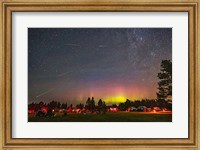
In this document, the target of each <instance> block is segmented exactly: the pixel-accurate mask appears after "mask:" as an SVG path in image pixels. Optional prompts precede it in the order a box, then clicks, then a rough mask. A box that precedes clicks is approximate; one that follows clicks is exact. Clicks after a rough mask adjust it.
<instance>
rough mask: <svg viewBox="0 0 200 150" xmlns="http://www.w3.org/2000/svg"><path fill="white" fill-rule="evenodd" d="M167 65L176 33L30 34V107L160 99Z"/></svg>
mask: <svg viewBox="0 0 200 150" xmlns="http://www.w3.org/2000/svg"><path fill="white" fill-rule="evenodd" d="M164 59H170V60H171V59H172V29H171V28H29V29H28V91H29V92H28V101H29V102H34V101H35V102H38V101H41V100H43V101H46V102H48V101H51V100H57V101H62V102H64V101H67V102H68V103H72V104H76V103H80V102H82V103H85V101H86V99H87V98H88V97H92V96H93V97H95V99H96V100H98V99H100V98H102V99H103V100H105V101H106V102H115V100H116V102H118V101H117V100H118V99H119V98H121V101H123V99H130V100H135V99H142V98H149V99H154V98H156V91H157V82H158V79H157V74H158V72H159V70H160V63H161V61H162V60H164ZM117 98H118V99H117ZM119 101H120V100H119Z"/></svg>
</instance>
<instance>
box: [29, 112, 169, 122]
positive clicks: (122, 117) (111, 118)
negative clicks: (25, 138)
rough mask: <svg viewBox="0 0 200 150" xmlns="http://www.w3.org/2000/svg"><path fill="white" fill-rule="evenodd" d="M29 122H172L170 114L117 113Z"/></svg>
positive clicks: (45, 118)
mask: <svg viewBox="0 0 200 150" xmlns="http://www.w3.org/2000/svg"><path fill="white" fill-rule="evenodd" d="M28 121H29V122H172V113H171V112H156V113H151V112H117V113H111V112H109V113H106V114H75V113H70V114H67V116H61V115H60V114H56V116H53V117H30V116H29V118H28Z"/></svg>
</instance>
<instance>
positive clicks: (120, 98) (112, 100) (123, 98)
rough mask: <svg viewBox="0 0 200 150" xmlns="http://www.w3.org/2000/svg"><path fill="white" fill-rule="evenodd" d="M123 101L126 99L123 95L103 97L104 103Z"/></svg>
mask: <svg viewBox="0 0 200 150" xmlns="http://www.w3.org/2000/svg"><path fill="white" fill-rule="evenodd" d="M125 101H126V98H125V97H124V96H116V97H106V98H105V102H106V103H123V102H125Z"/></svg>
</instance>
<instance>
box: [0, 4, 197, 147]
mask: <svg viewBox="0 0 200 150" xmlns="http://www.w3.org/2000/svg"><path fill="white" fill-rule="evenodd" d="M199 5H200V1H199V0H170V1H167V0H141V1H137V0H102V1H93V0H1V1H0V9H1V13H0V17H1V22H0V33H2V34H0V35H1V36H0V60H1V63H0V65H1V67H0V71H1V74H0V75H1V79H0V81H1V82H0V83H1V86H0V87H1V90H0V91H1V93H0V95H1V98H0V102H1V103H0V110H1V112H0V118H1V124H0V133H1V134H0V143H1V146H0V149H45V148H49V149H94V148H98V149H142V150H147V149H149V150H154V149H173V150H177V149H185V150H197V149H200V128H199V126H200V119H199V117H200V114H199V112H200V111H199V108H200V107H199V104H200V103H199V90H200V89H199V81H200V80H199V71H200V70H199V68H200V66H199V64H200V57H199V52H200V47H199V43H200V31H199V28H200V24H199V19H200V18H199V17H200V15H199V14H200V7H199ZM18 11H19V12H23V11H31V12H32V11H33V12H43V11H46V12H47V11H53V12H59V11H138V12H142V11H150V12H160V11H162V12H179V11H180V12H182V11H184V12H188V13H189V138H187V139H117V140H116V139H23V138H22V139H14V138H12V136H11V131H12V124H11V121H12V119H11V118H12V116H11V108H12V103H11V97H12V95H11V93H12V87H11V67H12V66H11V65H12V63H11V58H12V54H11V51H12V50H11V48H12V45H11V33H12V30H11V27H12V22H11V19H12V12H18ZM169 132H170V131H169Z"/></svg>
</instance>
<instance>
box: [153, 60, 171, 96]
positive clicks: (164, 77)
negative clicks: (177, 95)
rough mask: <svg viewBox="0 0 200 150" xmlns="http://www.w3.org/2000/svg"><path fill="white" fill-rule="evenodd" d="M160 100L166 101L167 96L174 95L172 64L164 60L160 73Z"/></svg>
mask: <svg viewBox="0 0 200 150" xmlns="http://www.w3.org/2000/svg"><path fill="white" fill-rule="evenodd" d="M158 78H159V80H160V81H159V82H158V90H159V91H158V93H157V98H158V100H166V98H167V96H169V95H172V62H171V61H170V60H162V62H161V69H160V72H159V73H158Z"/></svg>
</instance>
